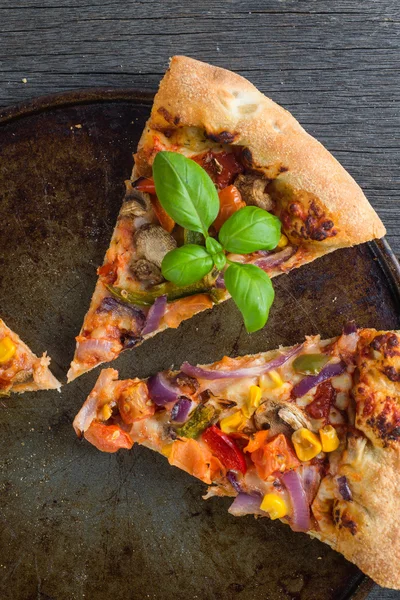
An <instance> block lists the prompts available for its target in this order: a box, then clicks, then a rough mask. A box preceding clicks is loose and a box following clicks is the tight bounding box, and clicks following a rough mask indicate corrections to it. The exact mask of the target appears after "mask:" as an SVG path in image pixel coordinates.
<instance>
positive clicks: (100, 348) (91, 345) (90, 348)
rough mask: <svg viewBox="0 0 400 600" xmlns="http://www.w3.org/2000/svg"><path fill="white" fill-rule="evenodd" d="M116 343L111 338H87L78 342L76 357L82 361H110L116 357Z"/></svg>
mask: <svg viewBox="0 0 400 600" xmlns="http://www.w3.org/2000/svg"><path fill="white" fill-rule="evenodd" d="M114 344H115V342H113V341H110V340H102V339H90V338H87V339H85V340H82V341H80V342H78V344H77V347H76V356H75V358H76V359H77V360H79V361H82V362H85V361H87V360H93V359H96V360H97V361H102V362H109V361H111V360H113V358H114V357H115V352H114V350H113V346H114Z"/></svg>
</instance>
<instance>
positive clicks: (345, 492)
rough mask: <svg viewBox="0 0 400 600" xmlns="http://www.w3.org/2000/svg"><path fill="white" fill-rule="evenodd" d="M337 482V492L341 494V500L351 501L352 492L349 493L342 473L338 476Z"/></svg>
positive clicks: (349, 490)
mask: <svg viewBox="0 0 400 600" xmlns="http://www.w3.org/2000/svg"><path fill="white" fill-rule="evenodd" d="M337 484H338V490H339V494H340V495H341V496H342V498H343V500H346V501H347V502H351V501H352V500H353V494H352V493H351V489H350V488H349V483H348V481H347V477H346V476H345V475H343V476H342V477H338V478H337Z"/></svg>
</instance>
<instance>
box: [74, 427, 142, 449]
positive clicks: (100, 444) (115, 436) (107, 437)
mask: <svg viewBox="0 0 400 600" xmlns="http://www.w3.org/2000/svg"><path fill="white" fill-rule="evenodd" d="M84 435H85V438H86V439H87V441H88V442H90V443H91V444H93V446H96V448H98V450H101V452H117V450H119V449H120V448H126V449H127V450H130V449H131V448H132V446H133V441H132V440H131V438H130V437H129V435H128V434H127V433H126V432H125V431H123V430H122V429H121V427H118V425H104V423H98V422H97V421H93V422H92V423H91V425H90V427H89V428H88V429H87V430H86V431H85V434H84Z"/></svg>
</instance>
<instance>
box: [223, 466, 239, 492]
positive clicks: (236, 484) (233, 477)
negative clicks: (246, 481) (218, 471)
mask: <svg viewBox="0 0 400 600" xmlns="http://www.w3.org/2000/svg"><path fill="white" fill-rule="evenodd" d="M226 478H227V479H228V481H229V483H230V484H231V486H232V487H233V489H234V490H235V492H237V493H238V494H240V493H241V491H242V488H241V487H240V484H239V481H238V478H237V475H236V473H235V471H228V472H227V474H226Z"/></svg>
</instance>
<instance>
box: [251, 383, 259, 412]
mask: <svg viewBox="0 0 400 600" xmlns="http://www.w3.org/2000/svg"><path fill="white" fill-rule="evenodd" d="M249 402H250V406H252V407H253V408H258V407H259V406H260V403H261V388H260V387H259V386H258V385H251V386H250V398H249Z"/></svg>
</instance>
